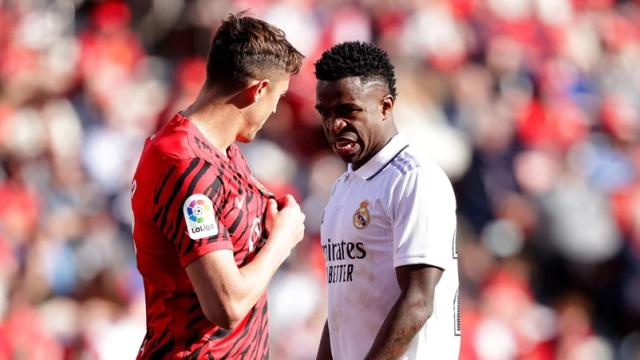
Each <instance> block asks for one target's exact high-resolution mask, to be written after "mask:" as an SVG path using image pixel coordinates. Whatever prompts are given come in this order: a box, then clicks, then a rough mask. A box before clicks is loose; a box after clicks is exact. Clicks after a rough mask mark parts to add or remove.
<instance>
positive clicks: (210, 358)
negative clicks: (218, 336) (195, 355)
mask: <svg viewBox="0 0 640 360" xmlns="http://www.w3.org/2000/svg"><path fill="white" fill-rule="evenodd" d="M207 359H208V360H216V359H215V358H214V357H213V355H211V353H207Z"/></svg>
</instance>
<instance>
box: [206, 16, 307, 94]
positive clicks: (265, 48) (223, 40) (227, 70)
mask: <svg viewBox="0 0 640 360" xmlns="http://www.w3.org/2000/svg"><path fill="white" fill-rule="evenodd" d="M246 13H247V12H246V11H243V12H240V13H238V14H229V16H227V18H226V19H225V20H224V21H223V22H222V24H221V25H220V27H219V28H218V30H217V31H216V34H215V35H214V37H213V40H212V41H211V48H210V50H209V57H208V59H207V82H206V84H207V86H212V85H213V84H223V85H224V86H226V87H228V88H230V89H237V88H240V87H242V86H244V85H246V84H247V83H248V81H249V80H251V79H258V78H266V77H270V76H274V75H277V74H276V73H277V72H281V73H288V74H289V75H294V74H297V73H298V72H299V71H300V67H301V65H302V59H303V58H304V56H303V55H302V54H301V53H300V52H299V51H298V50H296V48H294V47H293V45H291V44H290V43H289V41H287V39H286V38H285V34H284V31H282V30H281V29H279V28H277V27H275V26H273V25H271V24H269V23H267V22H265V21H262V20H259V19H256V18H253V17H250V16H246Z"/></svg>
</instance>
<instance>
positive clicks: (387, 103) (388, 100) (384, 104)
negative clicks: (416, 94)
mask: <svg viewBox="0 0 640 360" xmlns="http://www.w3.org/2000/svg"><path fill="white" fill-rule="evenodd" d="M394 103H395V99H394V98H393V96H391V95H386V96H385V97H384V98H382V101H381V102H380V112H381V113H382V117H383V118H384V119H385V120H386V119H387V118H388V117H389V115H391V110H393V104H394Z"/></svg>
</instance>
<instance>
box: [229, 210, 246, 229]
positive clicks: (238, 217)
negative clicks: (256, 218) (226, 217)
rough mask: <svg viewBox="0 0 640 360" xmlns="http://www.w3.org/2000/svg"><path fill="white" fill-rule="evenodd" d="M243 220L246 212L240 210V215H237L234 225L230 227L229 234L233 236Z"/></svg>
mask: <svg viewBox="0 0 640 360" xmlns="http://www.w3.org/2000/svg"><path fill="white" fill-rule="evenodd" d="M242 218H244V212H243V211H242V210H240V211H238V215H236V218H235V220H233V223H232V224H231V225H230V226H229V234H233V233H234V232H235V231H236V229H237V228H238V225H240V221H242Z"/></svg>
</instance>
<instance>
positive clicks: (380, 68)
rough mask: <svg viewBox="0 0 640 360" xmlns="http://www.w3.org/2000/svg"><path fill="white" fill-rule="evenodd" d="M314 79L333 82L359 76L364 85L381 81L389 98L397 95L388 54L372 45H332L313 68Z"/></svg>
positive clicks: (358, 43)
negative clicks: (365, 82) (367, 82)
mask: <svg viewBox="0 0 640 360" xmlns="http://www.w3.org/2000/svg"><path fill="white" fill-rule="evenodd" d="M315 66H316V79H318V80H325V81H336V80H340V79H343V78H346V77H351V76H358V77H360V78H361V79H362V80H364V81H371V80H382V81H384V82H385V83H386V84H387V87H388V89H389V94H391V96H393V97H394V98H395V97H396V96H397V93H396V75H395V72H394V70H393V65H392V64H391V61H390V60H389V55H387V52H386V51H384V50H382V49H381V48H379V47H377V46H376V45H373V44H368V43H364V42H361V41H348V42H344V43H341V44H338V45H335V46H334V47H332V48H331V49H329V50H327V51H325V52H324V53H323V54H322V57H321V58H320V60H318V61H317V62H316V64H315Z"/></svg>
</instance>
